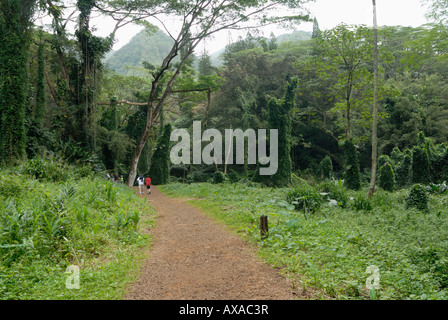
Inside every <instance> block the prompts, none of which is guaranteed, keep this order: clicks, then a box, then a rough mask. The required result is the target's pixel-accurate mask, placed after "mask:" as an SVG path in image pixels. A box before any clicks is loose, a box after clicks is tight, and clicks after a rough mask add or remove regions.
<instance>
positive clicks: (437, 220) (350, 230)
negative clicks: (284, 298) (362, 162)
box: [161, 182, 448, 300]
mask: <svg viewBox="0 0 448 320" xmlns="http://www.w3.org/2000/svg"><path fill="white" fill-rule="evenodd" d="M314 188H315V189H316V190H317V191H318V192H320V193H325V194H326V195H325V196H323V197H322V202H321V204H320V205H319V206H316V208H317V209H316V210H313V211H309V212H306V213H305V212H304V211H303V210H300V211H299V210H296V205H295V204H294V203H291V202H294V201H293V200H292V201H291V199H287V195H288V193H289V195H291V193H290V191H291V190H290V189H272V188H263V187H260V186H249V185H244V184H230V183H225V184H210V183H197V184H190V185H184V184H180V183H175V184H169V185H166V186H163V187H162V188H161V189H162V191H164V192H165V193H167V194H169V195H171V196H178V197H185V198H196V199H202V200H205V201H194V205H195V206H198V207H200V208H202V209H204V210H205V211H207V212H208V213H209V214H211V215H212V216H214V217H216V218H218V219H219V220H221V221H223V222H225V223H226V224H228V225H229V226H230V227H231V228H232V229H233V230H235V231H236V232H238V233H239V234H240V235H241V236H242V237H243V238H245V239H246V240H247V241H250V242H253V243H257V244H258V247H259V254H260V255H261V256H262V257H263V259H265V261H267V262H268V263H270V264H272V265H273V266H275V267H278V268H281V269H282V270H283V272H284V273H285V275H286V276H288V277H290V278H291V279H295V281H296V282H297V284H298V285H300V286H302V287H304V288H313V289H319V291H320V292H321V295H320V296H319V297H318V298H322V299H357V300H358V299H370V297H371V295H370V291H369V290H368V289H367V287H366V285H367V282H368V281H369V277H370V276H371V274H370V273H367V272H366V270H367V267H369V266H377V267H378V268H379V272H380V281H379V284H380V289H379V290H377V292H374V293H375V296H376V298H377V299H382V300H388V299H414V300H423V299H437V300H441V299H446V298H447V297H448V295H447V293H448V290H447V288H448V250H447V249H448V211H447V210H446V207H447V204H448V196H447V195H433V194H431V195H429V211H419V210H417V209H405V204H404V201H405V198H406V196H407V194H408V190H400V191H396V192H386V191H383V190H377V191H376V193H375V196H374V198H373V200H368V199H367V190H362V191H359V192H354V191H348V190H346V189H345V188H343V187H342V186H341V185H339V186H338V185H336V187H332V186H329V185H328V182H326V183H322V184H320V185H318V186H316V187H314ZM296 197H298V196H296ZM287 200H289V202H288V201H287ZM261 215H267V216H268V219H269V237H268V238H266V239H261V237H260V231H259V217H260V216H261Z"/></svg>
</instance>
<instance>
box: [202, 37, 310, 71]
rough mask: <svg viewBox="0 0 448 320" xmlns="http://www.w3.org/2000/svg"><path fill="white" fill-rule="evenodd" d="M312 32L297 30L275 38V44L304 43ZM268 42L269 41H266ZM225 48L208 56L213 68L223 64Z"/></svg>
mask: <svg viewBox="0 0 448 320" xmlns="http://www.w3.org/2000/svg"><path fill="white" fill-rule="evenodd" d="M312 34H313V33H312V32H309V31H299V30H294V31H293V32H292V33H288V34H282V35H280V36H278V37H276V38H277V42H278V43H279V44H280V43H282V42H288V41H304V40H310V39H311V36H312ZM267 40H269V39H267ZM224 51H225V48H221V49H220V50H218V51H215V52H213V53H212V54H211V55H210V58H211V60H212V64H213V65H214V66H220V65H222V63H223V60H222V56H221V55H222V54H223V53H224Z"/></svg>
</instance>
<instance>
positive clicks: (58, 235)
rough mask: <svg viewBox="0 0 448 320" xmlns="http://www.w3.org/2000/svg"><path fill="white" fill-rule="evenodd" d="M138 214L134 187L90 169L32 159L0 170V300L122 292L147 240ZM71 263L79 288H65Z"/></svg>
mask: <svg viewBox="0 0 448 320" xmlns="http://www.w3.org/2000/svg"><path fill="white" fill-rule="evenodd" d="M144 212H148V213H151V212H152V208H150V207H149V206H148V204H147V203H146V202H144V201H140V200H138V199H137V197H136V196H135V194H134V192H133V191H132V190H130V189H128V188H126V187H124V186H123V185H121V184H118V183H114V182H110V181H107V180H106V179H105V177H104V178H103V177H99V176H97V177H95V176H93V175H92V170H91V168H90V167H86V166H82V167H79V166H72V165H68V164H67V163H66V162H64V161H62V160H60V159H51V160H46V159H42V158H35V159H32V160H30V161H28V162H25V163H23V164H22V165H20V166H17V167H11V168H9V169H8V170H1V171H0V297H1V298H0V299H39V300H40V299H107V298H109V299H116V298H118V297H121V295H122V294H123V292H122V290H123V288H124V285H125V284H126V282H127V281H130V280H132V279H133V278H132V274H133V272H132V270H129V268H131V267H132V265H133V264H132V263H129V262H131V261H135V260H134V259H137V255H135V256H134V253H133V251H135V250H136V249H137V248H139V247H141V246H144V245H146V244H147V241H148V238H147V237H146V236H145V235H144V234H143V233H142V232H141V231H140V225H141V222H142V220H145V221H146V223H152V217H149V216H146V217H145V216H143V214H142V213H144ZM69 265H77V266H78V267H80V270H81V275H80V277H81V286H80V289H79V290H68V289H67V288H66V287H65V284H66V279H67V275H66V274H65V271H66V268H67V267H68V266H69ZM134 275H135V274H134ZM112 286H114V287H115V288H114V289H113V290H111V288H112Z"/></svg>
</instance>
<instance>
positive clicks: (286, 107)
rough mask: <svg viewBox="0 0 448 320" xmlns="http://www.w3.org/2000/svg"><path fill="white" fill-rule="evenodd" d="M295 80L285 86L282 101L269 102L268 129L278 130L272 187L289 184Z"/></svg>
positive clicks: (273, 100) (272, 100)
mask: <svg viewBox="0 0 448 320" xmlns="http://www.w3.org/2000/svg"><path fill="white" fill-rule="evenodd" d="M296 88H297V79H295V78H294V79H291V80H290V81H289V83H288V84H287V85H286V93H285V96H284V98H283V99H282V100H280V101H278V100H277V99H275V98H272V99H271V100H270V101H269V105H268V106H269V128H270V129H277V130H278V170H277V173H275V174H274V175H272V176H271V177H270V182H271V183H272V184H273V185H274V186H285V185H288V184H289V183H290V182H291V172H292V171H291V170H292V163H291V114H290V112H291V109H292V108H293V106H294V101H295V99H294V97H295V93H296Z"/></svg>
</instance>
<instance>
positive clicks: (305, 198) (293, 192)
mask: <svg viewBox="0 0 448 320" xmlns="http://www.w3.org/2000/svg"><path fill="white" fill-rule="evenodd" d="M286 201H287V202H289V203H290V204H292V205H294V208H295V209H296V210H298V211H304V212H305V213H306V212H315V211H317V210H318V209H319V208H320V205H321V204H322V202H323V199H322V196H321V194H320V193H319V192H318V191H317V190H316V189H315V188H313V187H312V186H310V185H301V186H298V187H295V188H291V189H289V191H288V192H287V194H286Z"/></svg>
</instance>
